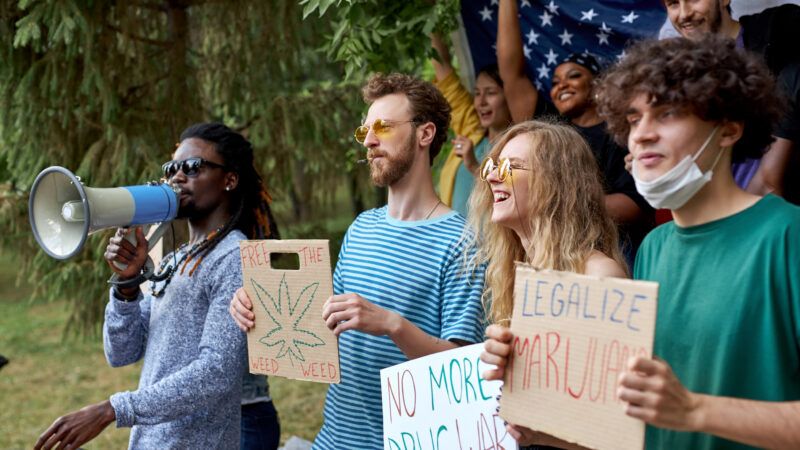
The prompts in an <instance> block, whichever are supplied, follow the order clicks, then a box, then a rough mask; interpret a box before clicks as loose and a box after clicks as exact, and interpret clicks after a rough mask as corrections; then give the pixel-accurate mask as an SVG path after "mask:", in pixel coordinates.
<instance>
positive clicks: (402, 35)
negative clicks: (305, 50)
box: [300, 0, 460, 78]
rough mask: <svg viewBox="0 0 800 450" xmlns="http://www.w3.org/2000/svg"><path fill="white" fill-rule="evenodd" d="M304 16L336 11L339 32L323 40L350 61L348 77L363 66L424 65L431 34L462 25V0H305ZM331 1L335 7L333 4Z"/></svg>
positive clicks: (413, 68)
mask: <svg viewBox="0 0 800 450" xmlns="http://www.w3.org/2000/svg"><path fill="white" fill-rule="evenodd" d="M300 3H301V4H302V5H303V17H306V18H308V17H313V13H315V12H316V13H318V15H319V17H322V16H323V15H325V13H326V11H329V10H331V11H333V10H335V12H334V13H333V14H335V16H336V19H335V20H334V24H333V29H334V32H333V34H332V35H331V36H330V38H329V40H328V41H327V42H326V43H325V45H324V46H323V49H324V50H325V51H326V53H327V54H328V57H329V58H332V59H334V60H336V61H342V62H344V64H345V72H346V77H347V78H351V77H357V76H359V75H362V74H363V70H364V69H367V70H372V71H379V72H390V71H398V70H400V71H407V72H413V71H417V70H419V68H420V66H421V64H423V63H424V61H425V60H426V59H427V58H429V57H431V56H432V51H431V46H430V38H429V36H430V34H431V33H432V32H434V31H436V32H438V33H439V34H441V35H443V36H445V35H447V34H449V33H450V32H451V31H453V30H455V29H456V28H457V27H458V22H457V18H458V14H459V8H460V1H459V0H439V1H436V2H431V1H429V0H409V1H388V0H302V1H301V2H300ZM331 6H333V7H334V8H333V9H331Z"/></svg>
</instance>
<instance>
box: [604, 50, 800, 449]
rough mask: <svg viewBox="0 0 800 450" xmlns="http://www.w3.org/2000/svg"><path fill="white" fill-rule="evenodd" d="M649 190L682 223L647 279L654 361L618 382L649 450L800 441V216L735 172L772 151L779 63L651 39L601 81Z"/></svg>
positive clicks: (643, 361)
mask: <svg viewBox="0 0 800 450" xmlns="http://www.w3.org/2000/svg"><path fill="white" fill-rule="evenodd" d="M598 99H599V107H600V111H601V114H603V115H604V116H605V117H606V118H607V120H608V124H609V129H610V131H611V132H612V133H613V134H614V135H615V136H616V138H617V139H618V140H620V141H625V142H627V144H628V148H629V149H630V151H631V153H632V154H633V157H634V162H633V174H634V178H635V181H636V186H637V190H638V191H639V192H640V193H641V194H642V195H643V196H644V198H645V199H647V201H648V202H650V204H651V205H652V206H653V207H655V208H669V209H670V210H671V211H672V214H673V216H674V219H675V220H674V221H673V222H670V223H667V224H665V225H662V226H660V227H658V228H656V229H655V230H654V231H653V232H651V233H650V234H649V235H648V236H647V238H645V240H644V242H643V243H642V246H641V248H640V250H639V254H638V255H637V258H636V264H635V268H634V277H635V278H637V279H644V280H652V281H657V282H658V283H659V285H660V287H659V299H658V315H657V320H656V332H655V344H654V351H653V353H654V355H655V356H656V357H657V359H649V358H641V357H637V358H631V359H630V360H629V361H628V366H627V372H626V373H624V374H622V375H621V376H620V377H619V379H618V390H617V394H618V396H619V398H620V399H621V400H622V401H623V403H624V407H625V411H626V413H627V414H628V415H629V416H631V417H634V418H638V419H641V420H643V421H645V422H646V423H648V424H649V425H651V426H648V428H647V438H646V447H647V448H648V449H676V448H681V449H683V448H687V449H688V448H691V449H717V448H720V449H721V448H725V449H739V448H751V447H750V446H752V447H769V448H799V447H800V401H798V400H800V372H798V368H799V367H800V350H798V349H800V276H798V274H800V208H798V207H796V206H793V205H791V204H789V203H787V202H786V201H784V200H783V199H781V198H779V197H776V196H773V195H767V196H765V197H759V196H756V195H753V194H750V193H747V192H745V191H743V190H741V189H740V188H739V187H738V186H737V185H736V183H735V182H734V179H733V176H732V173H731V171H730V170H729V167H730V164H731V162H732V161H737V160H741V159H742V158H744V157H747V156H748V155H752V154H753V152H758V151H759V149H761V148H763V147H764V146H765V145H767V144H768V143H769V142H770V140H771V137H770V132H771V129H772V124H773V123H774V121H775V120H776V119H777V118H778V117H779V116H780V114H781V113H782V111H781V108H780V105H781V101H780V99H779V98H778V97H777V96H776V94H775V86H774V81H773V78H772V77H771V75H770V73H769V71H768V70H767V68H766V67H765V66H764V65H763V63H762V62H761V61H759V60H758V58H756V57H755V56H753V55H752V54H748V53H746V52H744V51H742V50H738V49H736V48H735V43H734V42H733V41H731V40H728V39H722V38H719V37H714V36H711V37H708V38H706V39H705V40H704V41H703V42H700V41H692V40H688V39H668V40H664V41H660V42H644V43H641V44H639V45H637V46H636V47H634V48H633V49H631V50H630V51H629V53H628V56H627V57H626V58H625V59H624V60H622V61H621V62H620V63H619V65H617V66H616V67H614V68H613V69H612V70H611V71H610V72H609V73H608V74H607V75H606V76H605V77H604V79H603V80H602V81H601V83H600V86H599V93H598Z"/></svg>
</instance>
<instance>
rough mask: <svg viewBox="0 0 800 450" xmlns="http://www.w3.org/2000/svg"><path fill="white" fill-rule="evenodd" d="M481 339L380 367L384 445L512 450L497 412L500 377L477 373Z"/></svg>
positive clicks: (396, 449) (412, 449) (392, 448)
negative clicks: (491, 377)
mask: <svg viewBox="0 0 800 450" xmlns="http://www.w3.org/2000/svg"><path fill="white" fill-rule="evenodd" d="M482 351H483V344H474V345H469V346H466V347H460V348H457V349H454V350H449V351H446V352H441V353H436V354H433V355H429V356H425V357H423V358H417V359H415V360H412V361H409V362H406V363H403V364H398V365H396V366H392V367H388V368H386V369H383V370H381V397H382V403H383V448H384V449H386V450H423V449H424V450H448V449H453V450H469V449H472V450H478V449H481V450H490V449H494V450H500V449H516V448H517V445H516V442H515V441H514V439H513V438H512V437H511V436H510V435H509V434H508V433H507V432H506V428H505V425H503V420H502V419H501V418H500V417H499V416H498V415H497V405H498V403H497V399H496V397H497V395H498V394H499V393H500V386H501V385H502V382H500V381H499V380H498V381H486V380H484V379H483V377H481V373H482V372H483V371H484V370H486V369H487V368H491V367H492V366H489V365H486V364H484V363H483V362H481V360H480V354H481V352H482Z"/></svg>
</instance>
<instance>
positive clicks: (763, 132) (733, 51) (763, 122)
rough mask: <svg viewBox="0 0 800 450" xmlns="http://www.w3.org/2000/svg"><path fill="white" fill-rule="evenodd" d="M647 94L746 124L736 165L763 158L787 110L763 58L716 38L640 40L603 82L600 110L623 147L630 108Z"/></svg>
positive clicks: (599, 92)
mask: <svg viewBox="0 0 800 450" xmlns="http://www.w3.org/2000/svg"><path fill="white" fill-rule="evenodd" d="M641 94H645V95H647V96H648V97H649V98H650V101H651V102H652V104H653V105H675V106H678V107H679V108H682V109H685V110H687V111H689V112H691V113H693V114H695V115H696V116H697V117H699V118H700V119H702V120H706V121H714V122H717V121H729V122H741V123H743V124H744V131H743V134H742V137H741V138H740V139H739V141H738V142H737V143H736V144H735V145H734V147H733V155H732V157H733V161H741V160H742V159H744V158H760V157H761V154H762V150H763V149H764V148H765V147H766V146H767V145H769V144H770V143H771V142H772V136H771V133H772V127H773V125H774V124H775V123H776V122H777V120H778V119H779V118H780V117H781V115H782V113H783V111H784V99H783V98H782V97H781V96H779V95H778V94H777V91H776V88H775V81H774V79H773V77H772V75H771V74H770V72H769V69H768V68H767V66H766V65H765V64H764V62H763V60H762V59H761V58H760V57H759V56H758V55H755V54H753V53H750V52H747V51H745V50H740V49H737V48H736V43H735V41H734V40H732V39H727V38H724V37H721V36H713V35H709V36H707V37H705V38H704V39H703V40H702V41H694V40H690V39H685V38H674V39H665V40H661V41H643V42H640V43H638V44H636V45H634V46H633V47H631V48H630V49H628V50H627V56H626V57H625V58H623V59H622V60H621V61H620V62H619V63H617V65H615V66H614V67H612V68H611V69H610V70H609V71H608V72H607V73H606V74H605V75H604V76H603V77H602V78H601V79H600V81H599V83H598V86H597V90H596V100H597V106H598V112H599V113H600V115H601V116H602V117H604V118H605V120H606V121H607V122H608V130H609V132H610V133H611V134H612V135H613V136H614V138H615V139H616V140H617V142H619V143H620V144H623V145H625V144H627V139H628V132H629V131H630V126H629V125H628V122H627V119H626V115H627V110H628V108H629V107H630V104H631V102H632V101H633V100H634V98H635V97H637V96H639V95H641Z"/></svg>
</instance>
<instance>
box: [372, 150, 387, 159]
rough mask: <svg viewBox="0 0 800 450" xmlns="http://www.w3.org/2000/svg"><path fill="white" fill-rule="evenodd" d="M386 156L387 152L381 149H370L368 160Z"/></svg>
mask: <svg viewBox="0 0 800 450" xmlns="http://www.w3.org/2000/svg"><path fill="white" fill-rule="evenodd" d="M385 156H386V152H384V151H381V150H371V149H370V150H368V151H367V160H369V161H372V160H373V159H374V158H378V157H385Z"/></svg>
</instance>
